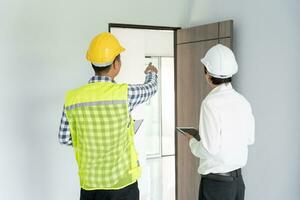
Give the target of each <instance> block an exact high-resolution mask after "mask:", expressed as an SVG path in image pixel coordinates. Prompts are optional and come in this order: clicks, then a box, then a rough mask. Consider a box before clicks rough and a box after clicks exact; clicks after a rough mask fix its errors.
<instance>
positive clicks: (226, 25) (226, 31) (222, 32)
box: [219, 20, 233, 38]
mask: <svg viewBox="0 0 300 200" xmlns="http://www.w3.org/2000/svg"><path fill="white" fill-rule="evenodd" d="M232 28H233V20H228V21H224V22H219V38H224V37H232V35H233V29H232Z"/></svg>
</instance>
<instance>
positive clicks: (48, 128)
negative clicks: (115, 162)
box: [0, 0, 188, 200]
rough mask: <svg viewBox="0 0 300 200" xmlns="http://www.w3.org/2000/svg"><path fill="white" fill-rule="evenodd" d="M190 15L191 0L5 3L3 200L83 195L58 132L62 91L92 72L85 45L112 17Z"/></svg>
mask: <svg viewBox="0 0 300 200" xmlns="http://www.w3.org/2000/svg"><path fill="white" fill-rule="evenodd" d="M166 8H168V13H167V14H166ZM187 12H188V0H168V1H167V0H166V1H160V0H152V1H148V0H131V1H122V0H111V1H96V0H91V1H71V0H65V1H59V0H51V1H38V0H27V1H22V0H9V1H8V0H0V26H1V28H0V44H1V45H0V68H1V70H0V87H1V98H0V136H1V140H0V158H1V161H0V179H1V181H0V194H1V200H8V199H9V200H16V199H22V200H40V199H43V200H54V199H55V200H60V199H63V200H68V199H70V200H74V199H78V195H79V183H78V177H77V174H76V171H77V169H76V168H77V167H76V163H75V159H74V155H73V151H72V148H67V147H63V146H60V145H59V144H58V139H57V134H58V126H59V121H60V117H61V111H62V106H63V102H64V93H65V92H66V90H68V89H71V88H74V87H77V86H79V85H82V84H85V83H86V82H87V81H88V79H89V78H90V76H91V75H92V69H91V67H90V66H89V64H88V63H87V62H86V60H85V51H86V49H87V47H88V43H89V42H90V40H91V38H92V37H93V36H94V35H96V34H97V33H99V32H102V31H107V27H108V26H107V24H108V23H109V22H116V23H131V24H149V25H164V26H182V25H183V24H184V23H185V21H186V20H187V16H188V14H187Z"/></svg>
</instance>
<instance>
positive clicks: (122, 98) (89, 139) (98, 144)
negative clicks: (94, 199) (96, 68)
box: [65, 82, 140, 190]
mask: <svg viewBox="0 0 300 200" xmlns="http://www.w3.org/2000/svg"><path fill="white" fill-rule="evenodd" d="M65 107H66V115H67V119H68V122H69V125H70V131H71V136H72V142H73V147H74V151H75V156H76V160H77V163H78V174H79V177H80V185H81V187H82V188H83V189H86V190H95V189H120V188H123V187H126V186H128V185H130V184H132V183H134V182H135V181H136V180H137V179H138V178H139V177H140V167H139V165H138V162H137V153H136V150H135V148H134V140H133V137H134V123H133V120H132V119H131V117H130V115H129V112H128V85H127V84H115V83H108V82H97V83H90V84H87V85H85V86H83V87H81V88H79V89H76V90H72V91H70V92H68V93H67V96H66V102H65Z"/></svg>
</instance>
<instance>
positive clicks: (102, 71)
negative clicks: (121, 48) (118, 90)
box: [91, 54, 121, 74]
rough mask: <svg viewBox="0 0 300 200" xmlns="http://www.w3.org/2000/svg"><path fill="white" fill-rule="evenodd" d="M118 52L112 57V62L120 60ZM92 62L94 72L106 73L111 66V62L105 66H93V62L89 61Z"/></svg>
mask: <svg viewBox="0 0 300 200" xmlns="http://www.w3.org/2000/svg"><path fill="white" fill-rule="evenodd" d="M120 58H121V57H120V54H119V55H117V56H116V58H115V59H114V61H113V64H114V63H115V62H116V61H117V60H118V61H120ZM91 64H92V67H93V69H94V71H95V74H102V73H107V72H108V71H109V70H110V68H111V66H112V64H111V65H107V66H104V67H97V66H95V65H94V64H93V63H91Z"/></svg>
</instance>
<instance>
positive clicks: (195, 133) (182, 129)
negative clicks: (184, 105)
mask: <svg viewBox="0 0 300 200" xmlns="http://www.w3.org/2000/svg"><path fill="white" fill-rule="evenodd" d="M176 130H177V131H179V132H180V133H182V134H189V135H191V136H193V137H194V138H195V139H196V140H198V141H200V135H199V131H198V130H197V129H196V128H194V127H176Z"/></svg>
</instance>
